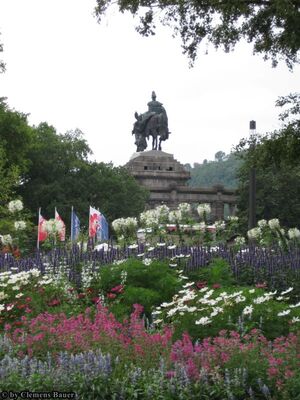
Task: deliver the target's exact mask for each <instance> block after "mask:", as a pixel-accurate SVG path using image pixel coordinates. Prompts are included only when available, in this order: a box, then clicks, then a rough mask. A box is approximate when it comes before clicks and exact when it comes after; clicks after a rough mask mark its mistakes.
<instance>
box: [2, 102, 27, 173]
mask: <svg viewBox="0 0 300 400" xmlns="http://www.w3.org/2000/svg"><path fill="white" fill-rule="evenodd" d="M0 139H1V147H2V149H3V150H4V155H3V158H2V160H4V161H5V163H4V167H6V168H10V167H11V166H15V167H18V169H19V172H20V174H22V173H23V172H25V171H26V169H27V168H28V166H29V164H30V159H29V158H28V154H27V152H28V149H29V147H30V145H31V143H32V141H33V139H34V134H33V129H32V128H31V127H30V126H29V125H28V122H27V115H25V114H22V113H20V112H17V111H14V110H11V109H10V108H9V107H8V106H7V104H6V103H5V101H4V99H0Z"/></svg>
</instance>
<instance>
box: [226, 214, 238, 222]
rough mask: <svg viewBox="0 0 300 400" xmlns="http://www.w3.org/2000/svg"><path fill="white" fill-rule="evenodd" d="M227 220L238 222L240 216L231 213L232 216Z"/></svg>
mask: <svg viewBox="0 0 300 400" xmlns="http://www.w3.org/2000/svg"><path fill="white" fill-rule="evenodd" d="M227 220H228V221H229V222H238V220H239V217H236V216H234V215H230V216H229V217H228V218H227Z"/></svg>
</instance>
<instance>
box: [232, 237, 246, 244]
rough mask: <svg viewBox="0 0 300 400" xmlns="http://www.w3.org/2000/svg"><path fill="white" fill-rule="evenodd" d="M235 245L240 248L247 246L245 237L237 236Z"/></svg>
mask: <svg viewBox="0 0 300 400" xmlns="http://www.w3.org/2000/svg"><path fill="white" fill-rule="evenodd" d="M234 244H236V245H238V246H244V244H246V239H245V238H244V237H243V236H237V237H236V238H235V239H234Z"/></svg>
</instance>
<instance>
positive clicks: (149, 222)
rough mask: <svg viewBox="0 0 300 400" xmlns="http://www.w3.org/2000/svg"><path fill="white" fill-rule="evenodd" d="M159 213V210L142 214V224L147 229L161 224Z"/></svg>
mask: <svg viewBox="0 0 300 400" xmlns="http://www.w3.org/2000/svg"><path fill="white" fill-rule="evenodd" d="M159 215H160V214H159V211H157V209H152V210H146V211H144V212H142V213H141V214H140V221H141V224H142V225H144V226H146V227H154V226H157V225H158V223H159Z"/></svg>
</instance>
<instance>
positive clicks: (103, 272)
mask: <svg viewBox="0 0 300 400" xmlns="http://www.w3.org/2000/svg"><path fill="white" fill-rule="evenodd" d="M120 284H122V285H123V286H124V290H122V291H121V293H120V294H117V295H116V297H115V298H113V299H111V300H110V299H109V293H111V292H113V291H112V289H113V288H114V287H116V286H118V285H120ZM90 286H91V287H92V288H93V289H94V290H95V291H97V292H100V293H102V294H103V295H104V297H105V298H106V299H107V301H108V304H109V306H110V307H111V310H112V311H113V312H114V313H115V314H116V315H117V316H118V317H124V316H128V315H129V314H130V313H131V312H132V306H133V304H135V303H137V304H141V305H142V306H143V307H144V309H145V314H146V316H147V317H148V318H150V314H151V310H152V308H153V307H155V306H158V305H159V304H160V303H162V302H163V301H168V300H170V299H171V298H172V296H173V295H174V294H175V293H176V292H177V290H178V289H179V288H180V287H181V281H180V280H179V278H178V274H177V273H176V271H174V270H173V269H171V268H170V267H169V265H168V263H167V262H162V261H155V260H154V261H152V262H151V263H150V264H149V265H145V264H144V263H143V262H142V261H141V260H138V259H134V258H132V259H129V260H127V261H126V262H123V263H122V264H119V265H107V266H102V267H101V269H100V271H99V273H98V276H96V277H94V279H93V281H92V283H91V285H90Z"/></svg>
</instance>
